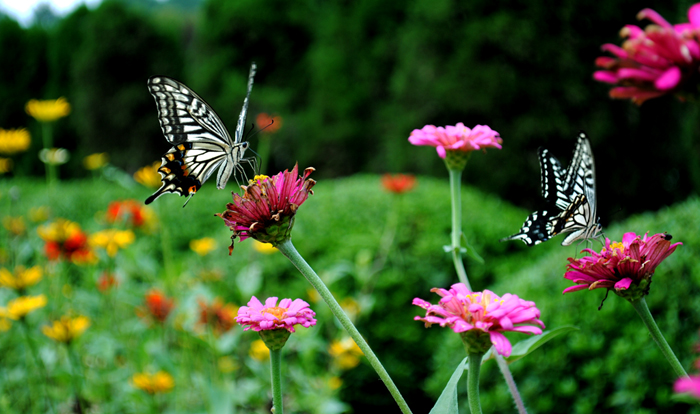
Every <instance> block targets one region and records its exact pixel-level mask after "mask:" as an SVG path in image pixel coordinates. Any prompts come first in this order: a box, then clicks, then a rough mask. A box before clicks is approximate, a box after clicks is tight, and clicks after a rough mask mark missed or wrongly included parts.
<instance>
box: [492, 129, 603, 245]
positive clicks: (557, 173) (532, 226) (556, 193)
mask: <svg viewBox="0 0 700 414" xmlns="http://www.w3.org/2000/svg"><path fill="white" fill-rule="evenodd" d="M539 161H540V171H541V185H542V197H544V199H545V200H546V203H547V207H546V209H543V210H540V211H536V212H534V213H532V214H530V215H529V216H528V217H527V218H526V219H525V222H524V223H523V225H522V227H521V228H520V232H519V233H517V234H514V235H512V236H509V237H506V238H504V239H502V240H501V241H506V240H522V241H523V242H524V243H525V244H527V245H528V246H533V245H536V244H539V243H542V242H544V241H547V240H549V239H550V238H552V237H554V236H556V235H559V234H563V233H570V234H569V235H567V237H566V238H565V239H564V241H563V242H562V245H563V246H568V245H570V244H572V243H573V242H574V241H576V240H588V239H594V238H597V237H598V236H599V234H600V232H601V229H602V228H601V226H600V223H599V222H598V219H597V215H596V214H597V206H596V191H595V165H594V161H593V152H592V151H591V146H590V143H589V141H588V137H586V135H585V133H583V132H582V133H581V134H580V135H579V137H578V141H577V144H576V149H575V150H574V156H573V159H572V160H571V164H569V167H568V168H567V169H566V170H564V169H562V167H561V164H560V163H559V161H558V160H557V159H556V158H555V157H554V156H552V155H550V154H549V151H548V150H546V149H544V148H540V150H539Z"/></svg>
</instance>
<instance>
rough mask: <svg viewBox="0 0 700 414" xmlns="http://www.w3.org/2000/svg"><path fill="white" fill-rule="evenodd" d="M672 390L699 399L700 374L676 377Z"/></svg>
mask: <svg viewBox="0 0 700 414" xmlns="http://www.w3.org/2000/svg"><path fill="white" fill-rule="evenodd" d="M673 391H674V392H675V393H677V394H688V395H689V396H691V397H693V398H695V399H696V400H700V375H691V376H690V377H682V378H678V379H677V380H676V383H675V384H673Z"/></svg>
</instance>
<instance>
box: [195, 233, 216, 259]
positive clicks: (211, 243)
mask: <svg viewBox="0 0 700 414" xmlns="http://www.w3.org/2000/svg"><path fill="white" fill-rule="evenodd" d="M190 249H192V251H193V252H195V253H197V254H198V255H200V256H206V255H208V254H209V253H211V252H212V251H213V250H214V249H216V241H215V240H214V239H213V238H211V237H204V238H202V239H195V240H190Z"/></svg>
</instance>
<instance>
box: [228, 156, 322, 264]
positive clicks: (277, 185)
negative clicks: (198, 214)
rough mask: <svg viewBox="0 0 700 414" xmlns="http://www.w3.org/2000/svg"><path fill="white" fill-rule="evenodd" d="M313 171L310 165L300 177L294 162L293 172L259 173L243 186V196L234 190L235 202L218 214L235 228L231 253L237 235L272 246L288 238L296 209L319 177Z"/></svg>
mask: <svg viewBox="0 0 700 414" xmlns="http://www.w3.org/2000/svg"><path fill="white" fill-rule="evenodd" d="M313 171H314V169H313V168H307V169H306V170H304V175H303V176H302V177H299V169H298V166H297V165H294V168H293V169H292V171H291V172H290V171H287V170H285V171H283V172H280V173H278V174H277V175H273V176H272V177H268V176H266V175H256V176H255V178H254V179H253V180H251V181H250V185H248V186H242V187H241V188H243V191H244V193H243V196H240V195H239V194H238V193H233V203H228V204H227V205H226V211H224V212H223V213H221V214H216V215H217V216H219V217H221V218H222V219H224V223H226V225H227V226H228V227H229V228H230V229H231V231H232V232H233V236H232V237H231V246H230V247H229V254H231V252H232V251H233V240H235V239H236V237H239V238H240V239H241V241H243V240H245V239H247V238H248V237H252V238H254V239H255V240H258V241H260V242H263V243H272V245H273V246H276V245H277V244H279V243H281V242H282V241H284V240H287V239H289V237H290V235H291V232H292V227H293V226H294V215H295V214H296V212H297V209H298V208H299V206H301V205H302V204H303V203H304V201H306V199H307V198H308V196H309V194H313V191H311V188H312V187H313V186H314V184H316V181H314V180H312V179H310V178H309V175H311V173H312V172H313Z"/></svg>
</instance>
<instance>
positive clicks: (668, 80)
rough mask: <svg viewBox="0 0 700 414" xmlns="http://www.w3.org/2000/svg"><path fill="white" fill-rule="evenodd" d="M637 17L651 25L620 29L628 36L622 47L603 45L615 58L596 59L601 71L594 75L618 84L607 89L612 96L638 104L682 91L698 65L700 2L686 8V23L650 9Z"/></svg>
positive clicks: (699, 51) (625, 36)
mask: <svg viewBox="0 0 700 414" xmlns="http://www.w3.org/2000/svg"><path fill="white" fill-rule="evenodd" d="M637 18H638V19H639V20H641V19H645V18H646V19H649V20H651V21H652V22H653V23H654V24H650V25H648V26H647V27H646V28H645V29H644V30H642V29H641V28H640V27H638V26H634V25H627V26H625V27H624V28H623V29H622V30H621V31H620V35H621V36H622V37H624V38H626V39H627V40H625V41H624V43H623V44H622V47H619V46H616V45H613V44H605V45H603V46H602V50H603V51H606V52H609V53H611V54H613V55H614V56H615V57H607V56H604V57H599V58H598V59H596V62H595V63H596V66H598V67H600V68H602V69H603V70H600V71H597V72H595V73H594V74H593V78H594V79H595V80H597V81H600V82H606V83H610V84H614V85H617V86H616V87H614V88H613V89H611V90H610V97H611V98H619V99H627V98H629V99H631V100H632V102H634V103H636V104H638V105H641V104H642V103H643V102H644V101H646V100H647V99H651V98H656V97H659V96H661V95H665V94H668V93H679V92H683V90H684V89H686V86H687V85H688V84H689V83H690V82H689V81H690V78H696V77H697V72H698V68H699V67H700V42H699V40H698V35H699V34H700V3H699V4H695V5H693V6H692V7H690V9H689V10H688V20H689V21H690V22H689V23H681V24H677V25H675V26H673V25H671V24H670V23H669V22H667V21H666V20H665V19H664V18H663V17H661V15H659V14H658V13H657V12H655V11H654V10H651V9H644V10H642V11H640V12H639V14H638V15H637ZM688 90H690V89H688Z"/></svg>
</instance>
